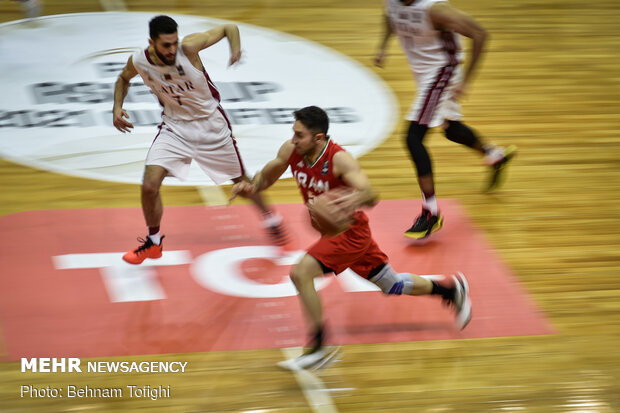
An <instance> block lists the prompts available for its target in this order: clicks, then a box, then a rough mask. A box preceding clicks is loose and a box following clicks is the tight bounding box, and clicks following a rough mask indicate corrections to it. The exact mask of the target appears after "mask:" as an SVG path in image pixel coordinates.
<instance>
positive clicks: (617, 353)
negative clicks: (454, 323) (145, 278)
mask: <svg viewBox="0 0 620 413" xmlns="http://www.w3.org/2000/svg"><path fill="white" fill-rule="evenodd" d="M452 3H453V4H454V5H456V6H457V7H459V8H461V9H463V10H465V11H467V12H469V13H470V14H472V15H473V16H475V17H476V18H477V19H478V20H479V21H480V22H481V23H482V24H483V25H484V26H485V27H486V28H487V29H488V30H489V32H490V34H491V40H490V45H489V48H488V50H487V53H486V55H485V57H484V61H483V64H482V66H481V68H480V70H479V72H478V73H477V77H476V81H475V83H474V87H473V88H472V90H471V91H470V94H469V96H467V97H466V98H465V99H464V101H463V106H464V111H465V115H466V120H467V122H468V123H469V124H470V125H472V126H473V127H474V128H475V129H476V130H478V131H479V132H480V133H481V134H482V135H483V136H485V137H487V138H488V139H489V140H492V141H493V142H495V143H498V144H516V145H517V146H518V147H519V154H518V157H517V158H516V160H515V162H514V165H513V167H512V169H511V170H510V171H509V179H508V182H507V183H506V186H505V187H504V188H503V189H502V190H501V191H499V192H497V193H495V194H493V195H487V194H484V193H482V192H481V188H482V186H483V181H484V178H485V175H484V172H485V171H484V169H483V167H482V166H480V159H479V158H478V157H477V156H476V155H474V154H472V153H470V152H468V151H467V150H466V149H463V148H461V147H459V146H457V145H455V144H453V143H451V142H448V141H447V140H445V139H443V137H442V136H441V135H440V134H439V133H437V132H435V133H433V134H431V135H430V136H428V137H427V141H428V145H429V148H430V151H431V152H432V156H433V160H434V165H435V170H436V185H437V191H438V195H439V196H440V197H444V198H455V199H457V200H458V201H459V202H460V203H461V204H462V205H464V207H465V208H466V211H467V213H468V214H469V215H470V216H471V217H472V218H473V220H474V222H475V223H476V225H477V226H479V227H480V228H481V229H482V230H483V231H484V232H485V234H486V236H487V237H488V239H489V240H490V241H491V243H492V245H493V246H494V247H495V249H496V251H497V252H498V254H499V255H500V256H501V257H502V259H503V260H504V261H505V262H506V263H507V264H508V266H509V267H510V268H511V270H512V271H513V272H514V273H515V274H516V275H517V276H518V278H519V280H520V281H521V283H522V285H523V286H524V288H525V289H526V290H527V291H528V292H529V294H530V295H531V297H532V298H533V300H534V302H535V303H536V304H537V305H538V306H539V307H540V308H541V309H542V310H543V311H544V313H545V315H546V317H548V319H549V320H550V322H551V323H552V325H553V327H554V329H555V330H556V331H557V334H553V335H544V336H531V337H527V336H526V337H503V338H490V339H473V340H450V341H441V342H434V341H426V342H411V343H398V344H372V345H355V346H346V347H345V348H344V349H343V358H342V360H341V361H340V362H339V363H336V364H334V365H333V366H332V367H331V368H329V369H328V370H325V371H323V372H322V373H320V374H319V375H318V378H319V379H320V380H321V381H322V383H323V384H324V386H325V387H327V388H330V389H332V391H330V392H326V391H324V392H321V391H319V392H318V394H322V395H328V396H329V397H328V399H330V400H329V403H327V404H318V405H316V406H311V403H310V402H309V401H308V399H307V398H306V397H305V394H304V392H303V391H302V388H304V387H303V386H302V385H300V384H299V380H298V379H296V378H294V377H293V375H291V374H286V373H280V372H277V373H276V371H275V370H273V369H266V368H265V366H267V365H272V364H273V363H276V362H277V361H279V360H281V359H282V352H281V351H280V350H257V351H239V352H213V353H198V354H187V355H182V357H183V359H184V360H188V361H189V362H190V363H191V364H192V365H193V366H195V368H193V369H192V371H191V372H190V373H189V374H186V375H183V376H180V377H181V378H180V379H175V380H177V381H176V382H175V381H171V382H170V383H169V384H170V385H172V386H174V388H175V389H176V391H175V396H174V397H172V398H170V399H166V400H161V401H158V402H157V403H153V402H151V401H149V400H131V401H128V400H124V399H123V400H112V399H110V400H98V399H85V400H84V401H83V402H81V403H79V404H77V403H76V404H68V403H62V402H61V401H54V400H51V399H45V400H42V399H38V400H24V399H21V400H20V399H19V397H18V387H19V385H20V384H21V383H22V382H23V381H25V380H27V381H29V382H30V383H33V384H37V383H38V384H39V385H42V386H45V385H63V384H67V383H68V381H70V380H71V379H68V378H66V377H65V376H63V375H53V374H51V375H46V376H40V375H39V376H25V375H23V374H22V373H20V372H19V366H18V364H17V363H1V364H0V411H3V412H65V411H66V412H69V411H93V412H107V411H138V410H141V411H147V412H151V411H154V412H155V411H157V412H168V411H170V412H248V413H249V412H255V413H258V412H261V413H262V412H300V413H301V412H312V411H320V412H323V411H325V412H328V411H339V412H383V411H387V412H491V411H496V412H500V411H520V412H521V411H522V412H601V413H611V412H619V411H620V280H619V277H620V229H619V228H620V207H619V204H620V160H619V159H620V136H619V132H618V131H619V130H620V74H619V73H620V72H619V68H620V24H618V21H620V3H618V2H617V1H616V0H601V1H598V2H583V1H577V0H512V1H491V0H469V1H465V0H454V1H453V2H452ZM122 4H124V6H125V7H126V9H127V10H130V11H148V12H153V13H154V14H155V13H158V14H159V13H166V12H168V13H180V14H195V15H202V16H209V17H215V18H221V19H228V20H233V21H238V22H243V23H249V24H254V25H258V26H263V27H268V28H271V29H274V30H278V31H282V32H286V33H290V34H293V35H297V36H301V37H304V38H307V39H310V40H313V41H315V42H318V43H321V44H323V45H325V46H327V47H330V48H332V49H335V50H337V51H339V52H340V53H343V54H346V55H348V56H350V57H351V58H353V59H355V60H357V61H358V62H359V63H361V64H363V65H366V66H367V67H369V68H370V69H371V70H373V71H375V72H376V73H377V74H378V75H379V76H381V77H382V78H383V79H384V80H385V82H387V84H388V85H389V87H391V88H392V90H393V92H394V93H395V95H396V96H397V99H398V105H399V109H400V114H399V119H401V121H399V123H398V125H397V127H396V128H395V129H394V130H392V131H386V132H387V133H389V138H388V139H387V140H386V141H385V142H384V143H383V144H382V145H381V146H380V147H378V148H377V149H375V150H374V151H372V152H371V153H369V154H367V155H365V156H364V157H362V158H361V163H362V166H363V167H364V168H365V169H366V171H367V172H368V174H369V176H370V178H371V180H372V183H373V184H374V185H375V187H376V188H377V189H378V191H379V192H380V194H381V197H382V198H383V199H387V200H389V199H417V198H418V197H419V193H418V190H417V185H416V181H415V176H414V173H413V169H412V167H411V164H410V161H409V160H408V157H407V155H406V154H405V152H404V151H403V142H402V140H403V136H402V135H403V134H402V132H403V127H404V125H405V123H404V122H403V121H402V117H403V114H404V112H405V111H406V110H407V108H408V106H409V104H410V101H411V99H412V97H413V94H414V90H415V89H414V84H413V82H412V78H411V75H410V73H409V69H408V66H407V64H406V62H405V59H404V57H403V56H402V54H401V53H400V51H399V48H398V45H397V43H396V41H395V39H393V42H392V45H391V49H390V50H391V52H392V55H391V56H390V57H389V59H388V62H387V65H386V67H385V68H384V69H378V68H374V67H373V66H372V57H373V55H374V52H375V50H376V47H377V44H378V38H379V32H380V28H381V25H380V24H381V12H382V9H381V2H380V1H371V0H360V1H356V2H349V1H342V0H314V1H303V2H302V1H298V0H289V1H283V0H255V1H251V0H240V1H234V2H224V1H220V2H216V1H205V0H174V1H163V0H151V1H144V0H136V1H133V0H129V1H125V2H124V3H123V2H113V1H109V2H104V1H101V2H99V1H94V0H84V1H72V0H44V1H43V13H44V14H45V15H48V14H60V13H75V12H93V11H104V10H106V8H108V9H109V8H113V7H119V5H122ZM19 18H21V12H20V10H19V8H18V5H17V3H15V2H11V1H6V0H5V1H2V2H0V22H7V21H11V20H15V19H19ZM85 35H87V33H85ZM0 41H2V39H1V38H0ZM41 41H45V39H42V40H41ZM50 47H52V48H53V47H54V45H53V44H52V45H50ZM0 59H1V58H0ZM42 63H44V62H42ZM317 63H320V62H317ZM1 81H2V82H4V81H5V80H4V79H2V80H1ZM3 98H4V97H3ZM0 133H6V131H3V130H2V129H0ZM0 173H1V176H2V179H1V181H0V201H1V202H0V214H2V215H7V214H11V213H15V212H19V211H28V210H37V209H62V208H95V207H96V208H100V207H119V206H123V207H139V192H138V189H139V188H138V186H136V185H122V184H113V183H107V182H97V181H90V180H86V179H78V178H73V177H68V176H63V175H58V174H53V173H49V172H45V171H41V170H34V169H30V168H26V167H24V166H20V165H17V164H14V163H12V162H9V161H6V160H0ZM112 194H113V195H112ZM269 199H270V200H271V201H272V202H276V203H279V202H296V201H298V199H299V198H298V196H297V192H296V188H295V186H294V185H293V183H292V182H290V181H288V182H283V183H280V184H278V185H276V187H275V188H273V190H271V191H270V192H269ZM164 202H165V203H166V205H200V204H202V199H201V197H200V195H199V194H198V192H197V190H196V189H194V188H179V187H173V188H166V189H165V190H164ZM409 218H412V217H403V220H404V221H407V220H408V219H409ZM0 235H1V234H0ZM92 235H93V234H84V236H85V237H90V236H92ZM394 236H395V237H399V236H400V234H394ZM0 349H1V347H0ZM0 351H1V350H0ZM178 357H179V355H165V356H161V359H162V360H166V359H172V358H176V359H178ZM136 359H139V357H137V358H136ZM142 380H145V379H144V377H140V376H133V377H128V376H127V375H124V376H121V375H119V376H114V375H102V376H101V377H100V378H97V379H96V382H94V383H93V385H95V384H97V385H100V386H105V385H109V384H110V383H115V384H119V385H122V384H127V383H129V382H130V381H131V382H132V383H133V382H136V383H139V382H140V381H142ZM308 386H309V387H308ZM312 386H313V384H308V383H306V387H305V388H304V389H305V390H306V391H307V390H308V388H310V387H312ZM330 403H331V404H330Z"/></svg>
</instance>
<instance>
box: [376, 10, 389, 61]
mask: <svg viewBox="0 0 620 413" xmlns="http://www.w3.org/2000/svg"><path fill="white" fill-rule="evenodd" d="M383 20H384V21H383V27H384V28H383V33H382V35H381V40H380V42H379V50H378V51H377V54H376V55H375V65H376V66H379V67H383V64H384V63H385V54H386V52H387V46H388V42H389V40H390V38H391V37H392V33H393V29H392V23H391V22H390V18H389V17H388V15H387V14H384V15H383Z"/></svg>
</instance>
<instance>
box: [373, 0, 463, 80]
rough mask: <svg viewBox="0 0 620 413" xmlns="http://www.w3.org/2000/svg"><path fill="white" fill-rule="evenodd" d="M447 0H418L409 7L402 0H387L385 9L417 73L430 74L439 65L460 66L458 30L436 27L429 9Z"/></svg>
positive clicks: (410, 63) (460, 54)
mask: <svg viewBox="0 0 620 413" xmlns="http://www.w3.org/2000/svg"><path fill="white" fill-rule="evenodd" d="M442 1H447V0H417V1H414V2H413V4H411V5H410V6H405V5H403V4H402V3H401V2H400V1H399V0H386V2H385V5H386V12H387V16H388V18H389V19H390V22H391V24H392V30H393V31H394V33H395V34H396V35H397V36H398V38H399V40H400V43H401V46H402V48H403V51H404V52H405V55H406V56H407V60H409V65H410V66H411V68H412V69H413V71H414V72H415V73H419V74H422V73H427V72H428V71H429V70H432V69H436V68H438V67H443V66H448V65H457V64H458V63H460V62H461V61H462V59H463V51H462V49H461V43H460V40H459V36H458V34H457V33H455V32H453V31H451V30H448V31H440V30H436V29H435V28H434V27H433V24H432V22H431V20H430V17H429V14H428V10H429V8H430V7H431V6H432V5H433V4H435V3H439V2H442Z"/></svg>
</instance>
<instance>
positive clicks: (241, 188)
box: [228, 181, 256, 202]
mask: <svg viewBox="0 0 620 413" xmlns="http://www.w3.org/2000/svg"><path fill="white" fill-rule="evenodd" d="M255 193H256V187H255V186H254V185H253V184H252V183H251V182H247V181H241V182H237V183H236V184H234V185H233V187H232V191H231V194H230V198H229V199H228V202H231V201H232V200H233V199H235V198H236V197H237V196H242V197H244V198H249V197H251V196H252V195H254V194H255Z"/></svg>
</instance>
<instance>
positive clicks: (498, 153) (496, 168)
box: [442, 120, 517, 191]
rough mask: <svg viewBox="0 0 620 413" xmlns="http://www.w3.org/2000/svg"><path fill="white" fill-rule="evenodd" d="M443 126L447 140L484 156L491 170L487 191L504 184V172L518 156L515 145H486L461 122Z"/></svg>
mask: <svg viewBox="0 0 620 413" xmlns="http://www.w3.org/2000/svg"><path fill="white" fill-rule="evenodd" d="M442 126H443V128H444V131H445V134H446V138H448V139H449V140H451V141H452V142H456V143H459V144H461V145H465V146H467V147H469V148H472V149H473V150H475V151H477V152H479V153H481V154H482V155H483V156H484V164H485V165H487V166H489V167H490V168H491V174H490V178H489V183H488V186H487V190H488V191H491V190H493V189H497V188H498V187H499V186H500V185H501V184H502V182H503V180H502V178H503V176H504V170H505V168H506V166H507V165H508V163H509V162H510V161H511V160H512V158H513V157H514V155H515V154H516V149H517V148H516V147H515V146H514V145H510V146H508V147H506V148H504V147H501V146H495V145H492V144H485V143H483V142H482V140H481V139H480V138H479V136H478V135H477V134H476V133H475V132H474V131H473V130H472V129H471V128H469V127H468V126H467V125H465V124H464V123H462V122H460V121H454V120H447V121H446V122H444V124H443V125H442Z"/></svg>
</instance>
